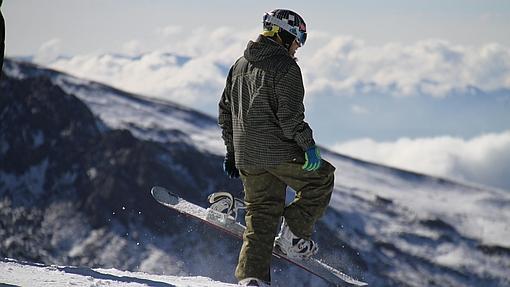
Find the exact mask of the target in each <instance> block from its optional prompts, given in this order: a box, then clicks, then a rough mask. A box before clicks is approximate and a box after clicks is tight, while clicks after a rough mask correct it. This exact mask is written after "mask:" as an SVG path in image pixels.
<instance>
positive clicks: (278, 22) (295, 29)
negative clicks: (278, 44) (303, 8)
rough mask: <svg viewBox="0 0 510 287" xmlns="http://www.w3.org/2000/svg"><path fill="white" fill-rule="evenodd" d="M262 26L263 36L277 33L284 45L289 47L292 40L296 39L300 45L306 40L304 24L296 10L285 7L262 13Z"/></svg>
mask: <svg viewBox="0 0 510 287" xmlns="http://www.w3.org/2000/svg"><path fill="white" fill-rule="evenodd" d="M262 23H263V27H264V32H263V33H262V34H263V35H265V36H274V34H276V33H278V34H279V36H280V37H281V38H282V40H283V42H284V45H285V46H287V45H288V46H287V48H289V47H290V44H292V41H294V40H297V42H298V44H299V45H300V46H303V45H304V44H305V42H306V24H305V20H303V18H301V16H299V15H298V14H297V13H296V12H293V11H290V10H286V9H275V10H273V11H271V12H268V13H266V14H264V17H263V21H262ZM289 34H290V35H289Z"/></svg>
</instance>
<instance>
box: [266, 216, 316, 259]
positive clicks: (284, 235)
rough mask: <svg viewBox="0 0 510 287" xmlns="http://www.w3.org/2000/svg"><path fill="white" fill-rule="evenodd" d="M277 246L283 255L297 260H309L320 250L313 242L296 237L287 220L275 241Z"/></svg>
mask: <svg viewBox="0 0 510 287" xmlns="http://www.w3.org/2000/svg"><path fill="white" fill-rule="evenodd" d="M275 246H276V247H277V248H278V249H280V251H281V252H282V253H283V254H285V255H287V256H289V257H290V258H296V259H308V258H310V257H312V256H313V255H315V254H316V253H317V251H318V250H319V246H317V243H315V242H314V241H313V240H306V239H303V238H299V237H297V236H296V235H294V233H292V231H290V228H289V226H288V225H287V223H286V222H285V219H283V222H282V227H281V229H280V233H279V234H278V237H276V239H275Z"/></svg>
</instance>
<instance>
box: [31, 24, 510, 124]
mask: <svg viewBox="0 0 510 287" xmlns="http://www.w3.org/2000/svg"><path fill="white" fill-rule="evenodd" d="M153 32H154V33H153V34H151V35H152V36H154V37H156V38H158V39H159V41H160V42H161V45H159V46H158V47H160V48H159V49H157V50H154V49H150V48H148V46H146V45H148V44H146V43H148V42H149V41H145V40H144V41H141V40H132V41H130V42H128V43H125V44H124V45H123V46H122V47H121V48H120V50H121V51H123V52H124V54H125V55H130V56H129V57H118V56H115V54H103V55H93V54H91V55H78V56H74V57H71V58H57V57H56V56H55V54H56V53H57V52H58V51H59V46H60V45H61V42H60V41H59V40H52V41H50V42H48V43H45V44H44V45H43V47H41V49H40V53H39V54H38V56H37V57H36V61H37V62H40V63H43V64H47V63H50V66H51V67H53V68H56V69H60V70H63V71H66V72H69V73H71V74H74V75H77V76H80V77H85V78H89V79H92V80H96V81H100V82H104V83H107V84H110V85H113V86H115V87H117V88H120V89H124V90H128V91H131V92H135V93H140V94H145V95H149V96H153V97H159V98H165V99H169V100H174V101H177V102H179V103H182V104H187V105H192V106H193V105H194V104H200V105H205V104H207V103H210V104H212V103H214V102H216V101H217V98H218V96H219V93H221V91H222V89H223V86H224V82H225V79H224V78H225V75H226V69H228V67H230V65H232V63H233V62H234V61H235V59H237V58H238V57H239V56H240V55H242V53H243V50H244V48H245V47H246V43H247V42H248V41H249V40H250V39H254V38H255V37H257V33H258V32H259V29H258V28H255V29H253V30H249V31H238V30H236V29H235V28H233V27H218V28H215V29H210V28H208V27H198V28H194V29H191V30H189V31H188V30H186V31H185V30H184V29H183V28H182V27H181V26H168V27H162V28H157V29H155V30H154V31H153ZM149 34H150V33H149ZM309 42H310V44H308V43H307V45H306V46H305V47H303V48H302V49H300V50H299V51H298V54H297V56H298V57H299V59H300V62H299V63H300V65H301V67H302V71H303V75H304V78H305V87H306V91H307V95H308V96H312V98H313V96H314V95H318V94H328V95H345V94H348V95H354V96H356V95H359V94H363V93H385V94H391V95H395V96H412V95H417V94H425V95H431V96H435V97H444V96H447V95H449V94H451V93H452V91H461V92H470V91H473V90H474V89H475V88H478V89H482V90H485V91H493V90H498V89H504V88H510V49H509V48H507V47H503V46H501V45H498V44H486V45H484V46H481V47H467V46H460V45H454V44H451V43H449V42H446V41H441V40H424V41H420V42H417V43H415V44H412V45H405V44H400V43H388V44H385V45H381V46H371V45H368V44H366V43H365V42H363V41H361V40H358V39H355V38H352V37H330V36H328V35H327V34H324V33H319V34H314V35H312V37H310V40H309ZM141 51H151V52H147V53H143V54H141ZM137 53H138V54H137ZM169 54H171V55H172V56H169ZM133 55H135V56H136V57H133ZM180 56H185V57H189V58H191V59H190V60H189V61H188V62H186V63H180V62H179V59H181V57H180ZM51 59H53V60H51ZM307 98H310V97H307ZM213 106H214V108H211V109H210V112H215V110H216V107H215V106H216V105H213ZM352 111H353V112H354V113H358V114H360V113H363V112H364V111H362V110H361V109H359V108H353V109H352Z"/></svg>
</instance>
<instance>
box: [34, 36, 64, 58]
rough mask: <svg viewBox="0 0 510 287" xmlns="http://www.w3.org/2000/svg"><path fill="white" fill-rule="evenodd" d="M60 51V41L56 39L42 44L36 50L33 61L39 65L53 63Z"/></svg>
mask: <svg viewBox="0 0 510 287" xmlns="http://www.w3.org/2000/svg"><path fill="white" fill-rule="evenodd" d="M61 51H62V40H60V39H58V38H54V39H51V40H49V41H46V42H44V43H43V44H42V45H41V47H40V48H39V49H38V50H37V54H36V55H35V56H34V61H36V62H37V63H41V64H48V63H51V62H53V61H55V60H56V59H57V58H58V57H59V56H60V55H61Z"/></svg>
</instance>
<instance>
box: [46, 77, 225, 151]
mask: <svg viewBox="0 0 510 287" xmlns="http://www.w3.org/2000/svg"><path fill="white" fill-rule="evenodd" d="M53 81H54V82H55V84H57V85H59V86H60V87H61V88H62V89H63V90H64V91H66V92H67V93H70V94H73V95H76V96H77V97H78V98H80V99H81V100H82V101H84V102H85V103H86V104H87V105H88V106H89V108H90V109H91V110H92V112H93V113H94V114H95V115H96V116H98V117H99V118H100V119H101V120H102V121H103V122H105V124H106V125H107V126H108V127H109V128H112V129H128V130H130V131H131V132H132V133H133V135H134V136H136V137H138V138H140V139H144V140H152V141H156V142H162V143H170V142H172V141H175V138H176V137H178V140H183V139H184V140H186V141H187V142H188V143H189V144H191V145H194V146H196V147H197V148H198V149H199V150H201V151H207V152H210V153H213V154H219V155H223V154H224V152H225V147H224V144H223V142H222V141H221V138H220V137H219V136H218V135H219V134H221V132H220V129H219V127H218V125H217V124H216V122H215V120H213V118H211V117H209V116H206V115H204V114H200V116H201V117H202V118H200V117H199V116H198V113H197V112H195V111H193V110H190V109H189V108H186V107H184V106H180V105H177V104H170V103H168V102H162V101H161V100H155V99H151V100H149V99H144V98H141V97H135V96H132V95H130V94H127V93H125V92H121V91H118V90H114V89H111V88H109V87H106V86H102V85H100V84H97V83H90V82H88V81H85V80H80V79H76V78H74V77H71V76H66V75H60V76H58V77H55V78H54V79H53ZM193 113H195V115H193Z"/></svg>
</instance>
